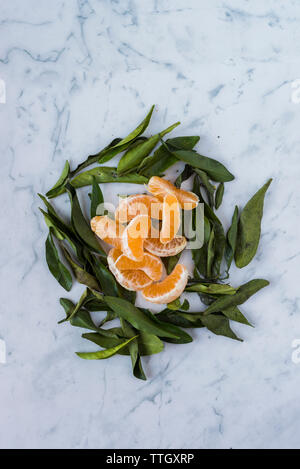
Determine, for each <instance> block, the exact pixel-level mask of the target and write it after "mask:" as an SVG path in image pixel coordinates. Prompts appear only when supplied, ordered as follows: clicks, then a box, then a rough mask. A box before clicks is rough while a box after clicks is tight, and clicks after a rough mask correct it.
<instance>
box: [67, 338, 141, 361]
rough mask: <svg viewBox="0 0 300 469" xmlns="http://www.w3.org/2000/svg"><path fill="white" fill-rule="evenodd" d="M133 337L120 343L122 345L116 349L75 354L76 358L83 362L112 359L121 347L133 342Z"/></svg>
mask: <svg viewBox="0 0 300 469" xmlns="http://www.w3.org/2000/svg"><path fill="white" fill-rule="evenodd" d="M134 339H135V337H132V338H131V339H128V340H125V341H124V342H122V344H120V345H117V346H116V347H112V348H109V349H106V350H99V351H98V352H85V353H84V352H76V355H78V357H80V358H83V359H84V360H104V359H105V358H109V357H112V356H113V355H115V354H116V353H118V351H119V350H121V349H122V348H123V347H126V345H128V344H129V343H130V342H131V341H132V340H134Z"/></svg>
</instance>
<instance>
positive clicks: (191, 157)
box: [172, 150, 234, 182]
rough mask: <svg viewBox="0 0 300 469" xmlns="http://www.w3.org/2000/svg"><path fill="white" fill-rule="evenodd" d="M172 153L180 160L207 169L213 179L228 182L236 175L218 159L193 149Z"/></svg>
mask: <svg viewBox="0 0 300 469" xmlns="http://www.w3.org/2000/svg"><path fill="white" fill-rule="evenodd" d="M172 153H173V155H174V156H176V158H178V159H179V160H180V161H184V162H185V163H188V164H189V165H191V166H193V168H198V169H202V170H203V171H205V172H206V174H207V175H208V176H209V177H210V178H211V179H212V180H213V181H218V182H227V181H232V180H233V179H234V176H233V175H232V174H231V173H230V172H229V171H228V170H227V169H226V168H225V166H224V165H223V164H222V163H220V162H219V161H217V160H214V159H212V158H209V157H207V156H203V155H200V154H199V153H197V152H195V151H193V150H176V151H173V152H172Z"/></svg>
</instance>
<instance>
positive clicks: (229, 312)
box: [222, 306, 253, 327]
mask: <svg viewBox="0 0 300 469" xmlns="http://www.w3.org/2000/svg"><path fill="white" fill-rule="evenodd" d="M222 313H223V314H224V316H226V317H227V318H228V319H231V320H232V321H236V322H240V323H241V324H246V325H247V326H251V327H253V326H252V324H250V322H249V321H248V319H247V318H245V316H244V315H243V314H242V313H241V311H240V310H239V308H238V307H237V306H234V307H232V308H227V309H223V310H222Z"/></svg>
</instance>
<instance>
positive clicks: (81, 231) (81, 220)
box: [66, 184, 103, 254]
mask: <svg viewBox="0 0 300 469" xmlns="http://www.w3.org/2000/svg"><path fill="white" fill-rule="evenodd" d="M66 189H67V191H68V194H69V197H70V201H71V220H72V225H73V228H74V231H75V232H76V233H77V235H78V237H79V238H80V239H81V240H82V241H83V242H84V243H85V244H86V245H87V246H88V247H89V248H90V249H92V250H93V251H96V252H99V253H102V254H103V250H102V249H101V247H100V244H99V243H98V241H97V239H96V237H95V234H94V233H93V231H92V230H91V228H90V226H89V224H88V223H87V221H86V219H85V217H84V215H83V213H82V211H81V207H80V204H79V200H78V197H77V195H76V191H75V189H74V187H73V186H71V184H67V185H66Z"/></svg>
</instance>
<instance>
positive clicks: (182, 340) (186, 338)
mask: <svg viewBox="0 0 300 469" xmlns="http://www.w3.org/2000/svg"><path fill="white" fill-rule="evenodd" d="M143 312H144V313H145V314H146V315H147V316H148V318H149V319H150V320H152V321H153V322H154V323H156V324H157V326H159V327H160V328H161V329H165V331H166V332H167V333H168V335H160V337H162V338H163V340H164V341H165V342H171V343H172V344H188V343H189V342H192V341H193V339H192V337H191V336H190V335H189V334H187V333H186V332H185V331H183V330H181V329H180V328H179V327H177V326H174V325H173V324H168V323H165V322H163V321H161V320H160V319H159V318H158V317H157V315H156V314H152V313H151V311H149V310H148V309H143ZM171 334H174V336H175V335H176V336H177V337H176V338H172V337H170V335H171ZM157 335H159V334H157Z"/></svg>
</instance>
